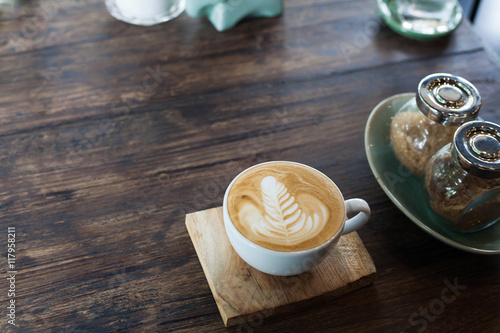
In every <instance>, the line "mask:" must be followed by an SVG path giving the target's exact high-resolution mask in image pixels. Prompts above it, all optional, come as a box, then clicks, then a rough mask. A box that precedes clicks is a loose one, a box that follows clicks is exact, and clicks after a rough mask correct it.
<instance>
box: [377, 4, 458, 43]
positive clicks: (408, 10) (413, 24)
mask: <svg viewBox="0 0 500 333" xmlns="http://www.w3.org/2000/svg"><path fill="white" fill-rule="evenodd" d="M377 2H378V8H379V11H380V14H381V16H382V18H383V19H384V21H385V22H386V23H387V25H388V26H389V27H390V28H391V29H392V30H394V31H396V32H397V33H399V34H402V35H404V36H406V37H410V38H416V39H431V38H437V37H442V36H445V35H447V34H449V33H450V32H452V31H453V30H455V28H457V27H458V25H459V24H460V22H462V18H463V10H462V6H460V4H459V3H458V1H457V0H377Z"/></svg>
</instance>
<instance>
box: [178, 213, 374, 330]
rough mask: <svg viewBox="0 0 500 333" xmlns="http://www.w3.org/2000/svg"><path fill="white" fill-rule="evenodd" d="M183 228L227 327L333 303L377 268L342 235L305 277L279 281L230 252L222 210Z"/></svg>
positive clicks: (189, 220)
mask: <svg viewBox="0 0 500 333" xmlns="http://www.w3.org/2000/svg"><path fill="white" fill-rule="evenodd" d="M186 227H187V229H188V232H189V235H190V236H191V241H192V242H193V245H194V248H195V250H196V253H197V254H198V258H199V260H200V263H201V266H202V268H203V271H204V272H205V276H206V277H207V281H208V284H209V286H210V289H211V290H212V293H213V295H214V298H215V302H216V303H217V306H218V308H219V312H220V314H221V316H222V320H223V321H224V324H225V325H226V326H232V325H236V324H239V323H244V322H247V321H253V320H261V319H263V318H265V317H268V316H270V315H272V314H276V313H281V312H287V311H292V310H293V309H294V308H296V307H297V306H299V305H301V304H304V303H307V304H309V302H305V301H307V300H309V301H310V302H314V301H316V300H320V299H321V300H323V299H325V298H328V299H331V298H336V297H339V296H342V295H344V294H347V293H349V292H351V291H353V290H356V289H358V288H361V287H364V286H367V285H369V284H371V283H372V282H373V281H374V279H375V272H376V270H375V265H374V264H373V261H372V258H371V257H370V255H369V254H368V252H367V251H366V249H365V247H364V245H363V243H362V242H361V239H360V238H359V236H358V234H357V233H356V232H352V233H350V234H348V235H345V236H342V237H341V238H340V241H339V243H338V244H337V246H335V247H334V248H333V249H332V250H331V251H330V253H329V254H328V255H327V257H326V259H325V260H324V261H323V262H321V263H320V264H319V265H318V266H316V267H315V268H313V269H312V270H310V271H309V272H306V273H303V274H300V275H295V276H290V277H280V276H273V275H268V274H265V273H262V272H260V271H258V270H256V269H254V268H252V267H251V266H249V265H248V264H247V263H246V262H244V261H243V260H242V259H241V258H240V257H239V256H238V254H237V253H236V252H235V251H234V250H233V248H232V246H231V243H230V242H229V239H228V238H227V235H226V230H225V229H224V222H223V217H222V207H218V208H212V209H207V210H204V211H200V212H196V213H192V214H188V215H186ZM320 296H321V297H320ZM298 302H300V303H298Z"/></svg>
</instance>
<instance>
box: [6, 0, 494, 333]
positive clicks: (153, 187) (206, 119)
mask: <svg viewBox="0 0 500 333" xmlns="http://www.w3.org/2000/svg"><path fill="white" fill-rule="evenodd" d="M433 72H451V73H454V74H458V75H461V76H464V77H466V78H467V79H469V80H470V81H472V82H473V83H474V84H475V85H476V86H477V87H478V89H479V90H480V92H481V94H482V96H483V108H482V111H481V113H482V117H483V118H485V119H487V120H492V121H496V122H500V111H499V105H500V80H499V77H500V62H499V61H498V59H497V58H496V57H495V56H494V55H493V54H492V53H490V52H488V49H487V48H486V47H485V46H484V44H483V43H482V41H481V39H480V37H479V36H478V35H477V34H476V33H475V32H474V30H473V28H472V27H471V25H470V23H468V22H464V23H463V24H462V25H461V26H460V28H459V29H458V30H457V31H456V32H455V33H454V34H453V35H452V36H451V37H450V38H447V39H444V40H439V41H435V42H416V41H412V40H408V39H405V38H403V37H400V36H398V35H396V34H394V33H393V32H392V31H390V30H389V29H388V28H386V27H385V26H384V25H383V24H382V22H381V21H380V19H379V16H378V14H377V11H376V1H372V0H370V1H368V0H363V1H362V0H360V1H340V0H339V1H334V0H310V1H304V0H302V1H300V0H287V1H286V2H285V13H284V15H283V16H282V17H279V18H273V19H256V20H249V21H245V22H243V23H241V24H239V25H238V26H237V27H235V28H234V29H232V30H229V31H227V32H224V33H219V32H216V31H215V29H214V28H213V27H212V26H211V25H210V24H209V22H207V21H206V20H204V19H193V18H190V17H187V16H186V15H181V16H180V17H179V18H177V19H175V20H174V21H172V22H169V23H166V24H161V25H157V26H153V27H147V28H146V27H136V26H132V25H128V24H125V23H123V22H119V21H117V20H115V19H113V18H112V17H110V16H109V14H108V13H107V11H106V9H105V7H104V4H103V1H101V0H99V1H98V0H89V1H78V0H53V1H24V2H21V6H19V7H17V8H10V9H8V10H5V11H4V12H3V14H2V16H1V21H0V92H1V93H0V108H1V109H0V218H1V219H0V227H1V228H2V232H1V233H0V234H1V235H2V237H1V239H0V246H1V249H2V250H1V251H2V252H3V253H6V252H7V232H6V230H7V227H8V226H13V227H16V231H17V234H16V236H17V243H16V246H17V247H16V250H17V252H16V254H17V261H16V269H17V270H18V273H17V276H16V305H17V312H16V327H15V328H13V327H12V326H11V325H10V324H8V323H7V319H8V318H7V317H6V313H7V312H6V306H7V302H8V298H7V290H6V289H7V287H8V285H7V282H6V280H5V279H6V277H7V274H6V271H7V260H6V258H5V259H4V260H3V263H2V265H0V267H1V271H2V274H1V276H2V279H3V280H4V283H3V284H2V286H1V288H0V292H1V293H0V303H1V309H4V310H2V311H3V312H1V311H0V312H1V313H0V314H1V318H2V320H1V321H0V331H1V332H6V331H19V332H45V331H54V332H85V331H91V330H92V331H97V332H108V331H131V332H142V331H144V332H154V331H179V332H226V331H227V332H237V331H242V332H246V331H252V330H254V331H256V332H288V331H299V332H364V331H367V332H372V331H373V332H402V331H407V332H417V331H423V330H424V329H425V330H426V331H428V332H493V331H498V329H499V327H500V258H499V257H498V256H482V255H475V254H469V253H466V252H463V251H460V250H456V249H454V248H452V247H450V246H448V245H445V244H443V243H441V242H440V241H438V240H436V239H434V238H433V237H431V236H430V235H428V234H427V233H425V232H423V231H422V230H421V229H419V228H418V227H417V226H416V225H415V224H413V223H412V222H411V221H410V220H409V219H408V218H406V217H405V215H404V214H403V213H401V212H400V211H399V210H398V209H397V208H396V207H395V206H394V205H393V204H392V203H391V201H390V200H389V199H388V198H387V196H386V195H385V194H384V193H383V191H382V189H381V188H380V187H379V185H378V183H377V182H376V180H375V178H374V176H373V174H372V173H371V171H370V168H369V166H368V162H367V159H366V155H365V152H364V146H363V134H364V126H365V124H366V120H367V118H368V115H369V113H370V111H371V110H372V109H373V107H374V106H375V105H376V104H377V103H378V102H379V101H381V100H383V99H384V98H386V97H389V96H391V95H393V94H396V93H402V92H408V91H410V92H411V91H415V88H416V85H417V84H418V82H419V81H420V79H421V78H422V77H423V76H425V75H427V74H429V73H433ZM151 73H153V74H151ZM268 160H292V161H298V162H303V163H306V164H309V165H311V166H313V167H316V168H318V169H319V170H321V171H323V172H324V173H326V174H327V175H329V176H330V177H331V178H332V179H333V180H334V181H335V182H336V183H337V184H338V185H339V187H340V189H341V190H342V191H343V192H344V195H345V196H346V197H347V198H350V197H361V198H364V199H366V200H367V201H368V202H369V203H370V205H371V208H372V212H373V214H372V218H371V220H370V222H369V224H368V225H367V226H366V227H364V228H363V229H361V230H360V231H359V235H360V237H361V239H362V240H363V242H364V244H365V246H366V248H367V249H368V251H369V253H370V254H371V255H372V257H373V259H374V262H375V265H376V266H377V271H378V273H377V278H376V281H375V283H374V284H373V285H371V286H369V287H366V288H364V289H361V290H358V291H356V292H353V293H351V294H349V295H346V296H344V297H342V298H341V299H338V300H332V301H324V302H322V303H321V304H317V305H315V306H310V307H307V308H303V309H300V310H298V311H297V312H295V313H292V314H281V315H277V316H273V317H269V318H263V319H262V320H260V321H257V322H255V323H253V324H252V325H250V326H242V327H233V328H229V329H226V328H225V327H224V325H223V323H222V320H221V318H220V316H219V313H218V310H217V307H216V304H215V302H214V299H213V297H212V294H211V293H210V289H209V286H208V283H207V281H206V279H205V277H204V275H203V271H202V268H201V266H200V263H199V261H198V258H197V256H196V254H195V250H194V248H193V245H192V244H191V241H190V239H189V236H188V233H187V231H186V227H185V225H184V216H185V214H186V213H189V212H194V211H197V210H203V209H206V208H211V207H217V206H220V205H221V204H222V197H223V193H224V189H225V187H226V186H227V185H228V184H229V182H230V180H231V178H232V177H234V176H235V175H236V174H237V173H238V172H239V171H241V170H243V169H244V168H246V167H248V166H251V165H253V164H255V163H258V162H262V161H268ZM454 282H456V283H458V284H459V285H461V286H466V289H462V290H458V291H457V292H456V295H455V294H453V293H450V292H449V290H448V291H446V290H445V289H446V288H448V287H447V283H451V284H453V283H454ZM443 293H444V295H445V297H447V298H446V299H447V300H451V301H450V302H449V303H446V304H445V303H440V302H439V301H438V300H439V299H440V298H441V297H442V295H443ZM440 304H445V306H444V307H443V308H441V307H440V306H439V305H440ZM429 309H430V310H429ZM425 311H428V314H427V315H426V314H425ZM432 311H434V314H433V312H432ZM419 312H422V313H423V315H421V314H419ZM415 313H416V315H415ZM436 313H437V314H436ZM425 316H426V317H427V319H425V318H426V317H425Z"/></svg>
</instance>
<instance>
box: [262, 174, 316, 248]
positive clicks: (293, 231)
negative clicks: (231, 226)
mask: <svg viewBox="0 0 500 333" xmlns="http://www.w3.org/2000/svg"><path fill="white" fill-rule="evenodd" d="M261 194H262V200H263V205H264V209H265V214H264V216H263V217H262V218H261V219H260V220H259V222H258V223H255V224H253V225H252V229H253V232H254V233H256V234H258V235H260V236H262V237H273V238H279V239H281V240H282V241H283V243H285V244H298V243H300V242H302V241H303V240H305V239H308V238H310V237H314V236H315V235H316V234H317V233H318V232H319V231H320V230H321V227H322V226H323V224H324V221H322V219H321V218H320V217H319V216H318V215H317V214H316V213H314V214H313V216H308V215H307V214H306V213H305V212H304V211H303V209H302V208H301V207H300V204H299V203H298V202H297V201H296V199H295V197H294V196H293V195H292V194H291V193H289V191H288V189H287V187H286V186H285V185H284V184H283V183H281V182H279V181H277V180H276V178H274V177H272V176H267V177H265V178H264V179H262V181H261Z"/></svg>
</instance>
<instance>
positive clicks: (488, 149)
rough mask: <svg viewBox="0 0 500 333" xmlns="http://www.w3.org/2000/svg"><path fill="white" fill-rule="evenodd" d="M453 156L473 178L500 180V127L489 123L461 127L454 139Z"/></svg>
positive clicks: (477, 122)
mask: <svg viewBox="0 0 500 333" xmlns="http://www.w3.org/2000/svg"><path fill="white" fill-rule="evenodd" d="M453 145H454V147H453V151H452V154H453V156H454V157H455V159H456V160H457V161H458V163H459V164H460V165H461V166H462V168H464V170H466V171H467V172H468V173H470V174H471V175H473V176H476V177H479V178H486V179H492V178H500V126H499V125H497V124H495V123H492V122H489V121H471V122H468V123H466V124H463V125H462V126H460V127H459V128H458V129H457V131H456V132H455V136H454V139H453Z"/></svg>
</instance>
